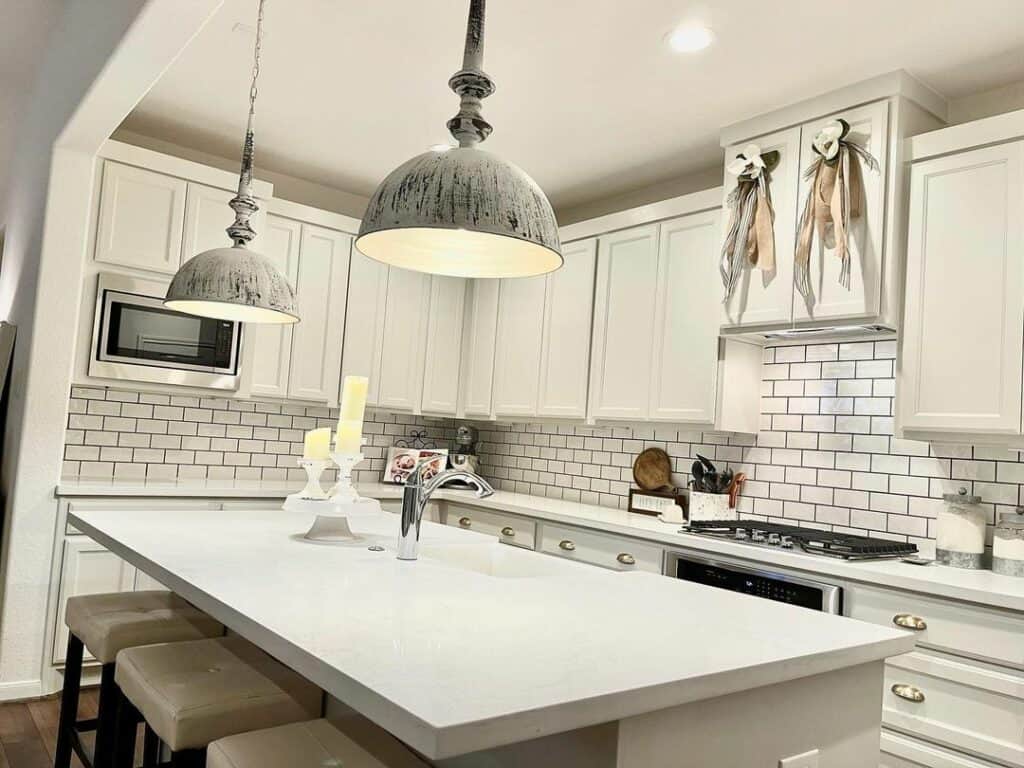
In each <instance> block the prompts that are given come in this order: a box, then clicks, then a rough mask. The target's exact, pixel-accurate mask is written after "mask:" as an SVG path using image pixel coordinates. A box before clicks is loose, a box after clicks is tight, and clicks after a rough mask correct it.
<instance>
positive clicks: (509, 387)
mask: <svg viewBox="0 0 1024 768" xmlns="http://www.w3.org/2000/svg"><path fill="white" fill-rule="evenodd" d="M546 287H547V279H546V278H545V276H543V275H541V276H538V277H522V278H515V279H508V280H502V281H501V294H500V297H499V299H498V328H497V334H496V337H495V342H494V403H493V407H494V413H495V414H496V415H497V416H498V417H501V416H534V415H536V413H537V385H538V373H539V371H540V356H541V341H542V338H543V334H544V294H545V290H546Z"/></svg>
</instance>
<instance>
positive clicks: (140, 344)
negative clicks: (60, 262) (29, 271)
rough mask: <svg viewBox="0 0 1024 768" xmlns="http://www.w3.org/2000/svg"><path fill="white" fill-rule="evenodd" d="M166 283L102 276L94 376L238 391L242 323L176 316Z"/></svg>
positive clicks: (91, 372) (91, 370)
mask: <svg viewBox="0 0 1024 768" xmlns="http://www.w3.org/2000/svg"><path fill="white" fill-rule="evenodd" d="M165 289H166V285H165V284H162V283H160V282H158V281H155V280H144V279H141V278H135V277H129V276H127V275H118V274H112V273H101V274H100V275H99V281H98V289H97V293H96V313H95V320H94V324H93V350H92V355H91V356H90V358H89V375H90V376H99V377H103V378H108V379H125V380H128V381H148V382H158V383H161V384H179V385H182V386H188V387H204V388H210V389H238V381H239V377H238V364H239V357H240V355H239V352H240V349H241V341H242V324H241V323H237V322H231V321H229V320H215V319H212V318H206V317H197V316H195V315H187V314H185V313H183V312H175V311H173V310H170V309H168V308H167V307H165V306H164V305H163V296H164V290H165Z"/></svg>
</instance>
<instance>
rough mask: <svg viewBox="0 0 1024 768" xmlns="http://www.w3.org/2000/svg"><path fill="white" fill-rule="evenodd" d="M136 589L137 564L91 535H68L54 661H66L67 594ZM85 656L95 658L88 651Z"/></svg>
mask: <svg viewBox="0 0 1024 768" xmlns="http://www.w3.org/2000/svg"><path fill="white" fill-rule="evenodd" d="M133 589H135V568H133V567H132V566H130V565H128V563H126V562H125V561H124V560H122V559H121V558H119V557H118V556H117V555H115V554H114V553H112V552H110V551H109V550H107V549H105V548H104V547H102V546H100V545H99V544H97V543H96V542H95V541H93V540H92V539H90V538H89V537H88V536H67V537H66V538H65V539H64V551H63V553H62V557H61V566H60V592H59V595H60V596H59V598H58V601H57V621H56V624H55V626H56V631H55V632H54V633H53V634H54V637H53V663H54V664H63V663H64V658H65V654H66V651H67V647H68V628H67V625H66V624H65V623H64V611H65V610H66V606H67V602H68V598H70V597H75V596H76V595H96V594H101V593H104V592H131V591H132V590H133ZM85 658H88V659H91V658H92V657H91V656H90V655H89V654H88V651H87V652H86V655H85Z"/></svg>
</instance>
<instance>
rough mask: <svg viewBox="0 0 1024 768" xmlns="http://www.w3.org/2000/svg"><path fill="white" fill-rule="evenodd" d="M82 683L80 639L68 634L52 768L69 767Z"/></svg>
mask: <svg viewBox="0 0 1024 768" xmlns="http://www.w3.org/2000/svg"><path fill="white" fill-rule="evenodd" d="M81 685H82V641H81V640H79V639H78V638H77V637H75V636H74V635H73V634H70V633H69V634H68V651H67V654H66V656H65V658H64V689H63V691H62V692H61V695H60V719H59V720H58V724H57V748H56V749H55V750H54V757H53V765H54V768H70V766H71V743H72V740H73V734H74V729H75V722H76V721H77V720H78V694H79V691H80V689H81Z"/></svg>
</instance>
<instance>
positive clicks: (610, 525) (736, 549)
mask: <svg viewBox="0 0 1024 768" xmlns="http://www.w3.org/2000/svg"><path fill="white" fill-rule="evenodd" d="M299 485H301V483H296V482H294V481H291V482H286V481H267V480H180V481H173V482H172V481H139V480H110V479H109V478H108V479H100V480H89V479H77V478H68V479H63V480H61V482H60V484H59V485H58V486H57V495H58V496H69V497H78V496H138V497H158V496H167V497H193V498H232V497H233V498H284V496H286V495H287V494H289V493H292V492H294V491H295V490H297V489H298V486H299ZM359 491H360V492H361V493H362V494H364V495H366V496H371V497H374V498H379V499H390V498H400V497H401V495H402V488H401V487H399V486H395V485H385V484H381V483H371V484H361V485H360V486H359ZM434 498H436V499H439V500H445V501H449V502H457V503H465V504H471V505H473V506H476V507H480V508H483V509H492V510H495V511H499V512H510V513H513V514H519V515H524V516H528V517H534V518H539V519H542V520H548V521H551V522H557V523H565V524H568V525H576V526H582V527H586V528H592V529H595V530H601V531H606V532H608V533H615V534H619V535H623V536H632V537H635V538H640V539H645V540H648V541H654V542H658V543H660V544H664V545H666V546H669V547H681V548H686V549H691V550H701V551H704V552H713V553H717V554H720V555H728V556H730V557H733V558H740V559H743V560H748V561H750V562H755V563H761V564H765V563H768V564H771V565H775V566H779V567H784V568H787V569H793V570H798V571H801V572H804V573H807V574H814V575H816V576H819V577H820V576H829V577H833V578H836V579H840V580H849V581H854V582H861V583H868V584H877V585H880V586H887V587H892V588H895V589H904V590H910V591H912V592H921V593H923V594H927V595H933V596H937V597H946V598H952V599H956V600H965V601H968V602H973V603H978V604H981V605H988V606H993V607H997V608H1005V609H1009V610H1014V611H1024V579H1019V578H1014V577H1012V576H1001V575H999V574H996V573H992V572H991V571H965V570H960V569H957V568H948V567H944V566H938V565H931V566H918V565H909V564H907V563H903V562H900V561H898V560H896V561H892V560H881V561H869V562H847V561H844V560H836V559H832V558H827V557H821V556H818V555H806V554H804V553H802V552H792V551H789V552H787V551H785V550H780V549H769V548H763V547H753V546H750V545H747V544H737V543H734V542H730V541H722V540H717V539H709V538H707V537H703V536H694V535H692V534H688V533H680V532H679V528H680V527H679V526H678V525H667V524H665V523H662V522H660V521H659V520H657V519H655V518H652V517H649V516H647V515H638V514H633V513H630V512H625V511H622V510H617V509H609V508H607V507H598V506H594V505H590V504H579V503H577V502H571V501H563V500H561V499H549V498H545V497H543V496H531V495H528V494H522V493H509V492H507V491H497V492H496V493H495V494H494V495H493V496H491V497H489V498H486V499H477V498H475V496H474V495H473V493H472V491H457V490H442V491H439V492H438V493H436V494H435V496H434Z"/></svg>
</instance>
